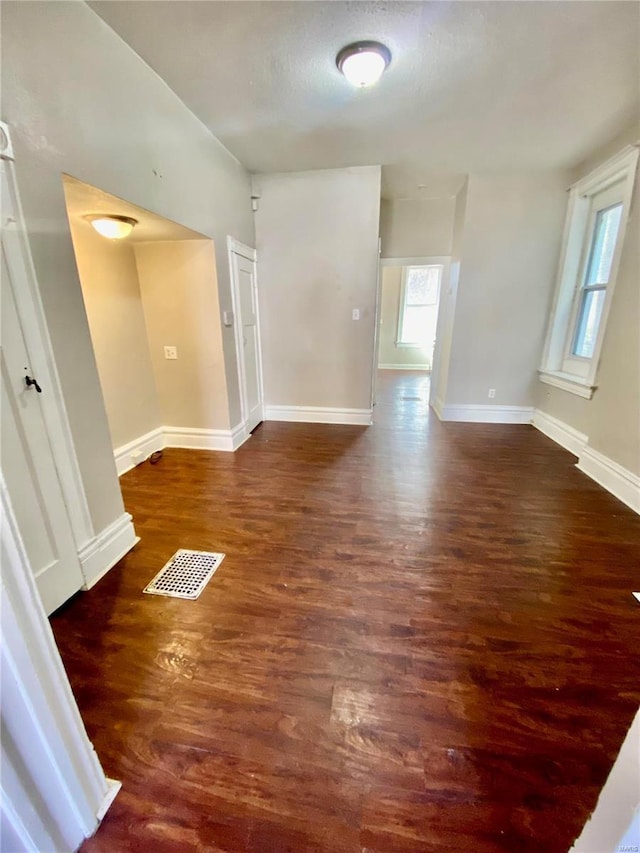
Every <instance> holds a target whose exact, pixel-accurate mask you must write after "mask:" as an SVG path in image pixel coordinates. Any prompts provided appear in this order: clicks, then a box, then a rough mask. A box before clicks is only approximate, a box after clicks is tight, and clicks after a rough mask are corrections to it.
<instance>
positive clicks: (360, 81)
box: [336, 41, 391, 89]
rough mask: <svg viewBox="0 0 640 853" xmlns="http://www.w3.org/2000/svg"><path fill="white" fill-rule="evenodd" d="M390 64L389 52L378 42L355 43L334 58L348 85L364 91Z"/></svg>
mask: <svg viewBox="0 0 640 853" xmlns="http://www.w3.org/2000/svg"><path fill="white" fill-rule="evenodd" d="M390 62H391V51H390V50H389V48H388V47H385V46H384V45H383V44H380V42H378V41H357V42H354V44H348V45H347V46H346V47H343V48H342V50H341V51H340V53H338V55H337V56H336V65H337V66H338V68H339V69H340V71H342V73H343V74H344V76H345V77H346V78H347V80H348V81H349V83H351V84H352V85H353V86H357V87H358V88H360V89H364V88H365V87H366V86H373V84H374V83H377V82H378V80H379V79H380V78H381V77H382V75H383V73H384V70H385V68H386V67H387V65H388V64H389V63H390Z"/></svg>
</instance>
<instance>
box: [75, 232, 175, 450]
mask: <svg viewBox="0 0 640 853" xmlns="http://www.w3.org/2000/svg"><path fill="white" fill-rule="evenodd" d="M71 234H72V237H73V247H74V250H75V255H76V262H77V265H78V273H79V276H80V281H81V283H82V295H83V297H84V304H85V306H86V311H87V319H88V320H89V329H90V330H91V340H92V341H93V349H94V352H95V358H96V365H97V368H98V374H99V376H100V384H101V386H102V395H103V397H104V404H105V408H106V410H107V418H108V420H109V429H110V432H111V441H112V444H113V447H114V448H117V447H120V446H121V445H123V444H126V443H127V442H129V441H133V440H134V439H136V438H139V437H140V436H141V435H144V434H145V433H146V432H150V431H151V430H153V429H157V428H158V427H159V426H160V425H161V424H162V421H161V419H160V408H159V406H158V397H157V394H156V386H155V380H154V376H153V370H152V367H151V358H150V356H149V347H148V344H147V330H146V327H145V322H144V313H143V310H142V300H141V297H140V286H139V284H138V271H137V269H136V259H135V256H134V251H133V245H132V244H131V243H128V242H127V241H126V240H124V241H119V240H105V239H104V237H100V236H99V235H98V234H96V232H95V231H94V230H93V228H92V227H91V225H89V223H88V222H71Z"/></svg>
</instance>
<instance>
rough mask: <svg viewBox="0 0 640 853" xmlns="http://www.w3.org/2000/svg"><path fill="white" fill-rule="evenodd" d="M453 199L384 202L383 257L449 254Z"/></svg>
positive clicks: (382, 218)
mask: <svg viewBox="0 0 640 853" xmlns="http://www.w3.org/2000/svg"><path fill="white" fill-rule="evenodd" d="M455 205H456V200H455V198H434V199H424V200H420V199H393V200H387V199H383V200H382V203H381V206H380V237H381V240H382V257H383V258H424V257H429V256H435V255H450V254H451V240H452V236H453V217H454V214H455Z"/></svg>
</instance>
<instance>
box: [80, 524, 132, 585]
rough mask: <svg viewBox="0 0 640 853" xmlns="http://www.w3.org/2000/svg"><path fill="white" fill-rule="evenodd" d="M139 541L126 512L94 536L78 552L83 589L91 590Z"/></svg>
mask: <svg viewBox="0 0 640 853" xmlns="http://www.w3.org/2000/svg"><path fill="white" fill-rule="evenodd" d="M139 541H140V537H139V536H136V531H135V529H134V527H133V520H132V518H131V516H130V515H129V513H128V512H124V513H123V514H122V515H121V516H120V518H117V519H116V520H115V521H114V522H113V523H112V524H110V525H109V526H108V527H105V529H104V530H102V531H101V532H100V533H98V534H97V535H96V536H94V537H93V539H91V540H90V541H89V542H87V544H86V545H84V547H83V548H81V549H80V551H79V552H78V556H79V557H80V565H81V566H82V573H83V575H84V579H85V583H84V587H83V589H91V587H92V586H94V585H95V584H96V583H98V581H99V580H100V578H102V577H103V576H104V575H106V573H107V572H108V571H109V569H110V568H112V567H113V566H115V564H116V563H117V562H118V560H121V559H122V558H123V557H124V555H125V554H126V553H127V552H129V551H130V550H131V549H132V548H133V546H134V545H135V544H136V543H137V542H139Z"/></svg>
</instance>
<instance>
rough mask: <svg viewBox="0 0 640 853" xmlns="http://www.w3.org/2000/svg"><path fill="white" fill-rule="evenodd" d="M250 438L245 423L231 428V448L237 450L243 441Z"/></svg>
mask: <svg viewBox="0 0 640 853" xmlns="http://www.w3.org/2000/svg"><path fill="white" fill-rule="evenodd" d="M250 438H251V433H250V432H249V430H248V429H247V426H246V424H238V425H237V426H235V427H234V428H233V429H232V430H231V449H232V450H237V449H238V448H239V447H241V446H242V445H243V444H244V443H245V441H248V440H249V439H250Z"/></svg>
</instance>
